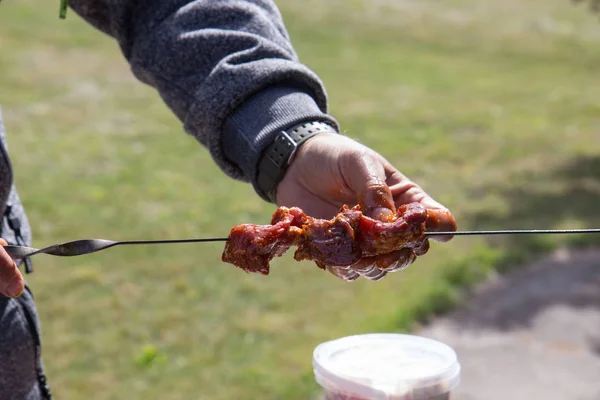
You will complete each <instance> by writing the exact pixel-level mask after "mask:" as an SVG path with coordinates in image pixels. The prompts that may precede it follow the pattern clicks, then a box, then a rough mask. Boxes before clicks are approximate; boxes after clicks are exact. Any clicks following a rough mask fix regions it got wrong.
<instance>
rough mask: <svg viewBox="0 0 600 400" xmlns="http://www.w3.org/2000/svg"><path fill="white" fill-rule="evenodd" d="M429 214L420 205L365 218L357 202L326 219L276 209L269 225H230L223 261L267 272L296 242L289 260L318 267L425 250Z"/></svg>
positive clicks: (418, 252) (245, 268)
mask: <svg viewBox="0 0 600 400" xmlns="http://www.w3.org/2000/svg"><path fill="white" fill-rule="evenodd" d="M427 218H428V214H427V210H426V209H425V207H423V206H422V205H421V204H419V203H411V204H407V205H403V206H401V207H399V208H398V211H397V213H396V215H395V216H394V217H392V218H390V220H389V221H386V222H381V221H377V220H375V219H372V218H369V217H367V216H365V215H364V214H363V213H362V212H361V210H360V207H359V206H356V207H353V208H349V207H348V206H343V207H342V208H341V209H340V211H339V213H338V214H337V215H336V216H335V217H334V218H333V219H331V220H326V219H317V218H312V217H309V216H307V215H306V214H305V213H304V212H303V211H302V210H301V209H299V208H287V207H279V208H278V209H277V211H275V213H274V214H273V217H272V219H271V225H254V224H242V225H237V226H234V227H233V229H232V230H231V232H230V233H229V240H228V241H227V242H226V244H225V250H224V251H223V256H222V260H223V261H224V262H227V263H231V264H234V265H235V266H237V267H239V268H241V269H243V270H244V271H246V272H257V273H261V274H263V275H268V274H269V262H270V261H271V260H272V259H273V258H275V257H280V256H282V255H283V254H284V253H285V252H286V251H287V250H288V249H289V248H290V247H291V246H297V247H298V248H297V250H296V253H295V255H294V258H295V259H296V260H298V261H301V260H312V261H315V263H316V264H317V266H319V268H322V269H326V268H328V267H332V266H336V267H350V266H351V265H353V264H355V263H357V262H358V261H359V260H360V259H361V258H363V257H372V256H378V255H382V254H388V253H392V252H395V251H399V250H402V249H408V248H410V249H412V250H413V251H414V253H415V255H422V254H424V253H425V252H426V251H427V249H428V248H429V244H428V241H427V239H426V237H425V222H426V221H427Z"/></svg>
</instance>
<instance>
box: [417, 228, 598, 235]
mask: <svg viewBox="0 0 600 400" xmlns="http://www.w3.org/2000/svg"><path fill="white" fill-rule="evenodd" d="M573 233H600V229H508V230H498V231H459V232H426V233H425V234H426V235H427V236H469V235H531V234H537V235H557V234H558V235H564V234H573Z"/></svg>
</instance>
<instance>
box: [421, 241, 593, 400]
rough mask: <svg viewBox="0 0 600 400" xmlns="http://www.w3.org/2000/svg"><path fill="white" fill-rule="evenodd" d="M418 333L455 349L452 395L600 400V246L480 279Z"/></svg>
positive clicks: (460, 399)
mask: <svg viewBox="0 0 600 400" xmlns="http://www.w3.org/2000/svg"><path fill="white" fill-rule="evenodd" d="M420 334H421V335H423V336H426V337H431V338H434V339H436V340H439V341H442V342H444V343H446V344H448V345H450V346H452V347H453V348H454V349H455V350H456V352H457V353H458V357H459V360H460V363H461V365H462V380H461V384H460V385H459V387H458V388H457V389H456V390H455V392H454V393H453V396H452V398H453V400H475V399H477V400H479V399H482V400H508V399H510V400H525V399H527V400H531V399H544V400H600V249H596V250H585V251H574V250H573V251H561V252H557V253H556V254H553V255H551V256H549V257H546V258H544V259H541V260H539V261H537V262H535V263H532V264H531V265H529V266H526V267H525V268H523V269H519V270H518V271H515V272H513V273H510V274H507V275H504V276H501V277H498V278H497V279H494V280H492V281H490V282H487V283H484V284H482V285H481V286H480V287H478V288H476V289H475V290H474V292H473V293H472V294H471V295H469V296H468V298H467V300H466V302H465V305H464V306H463V307H461V308H459V309H458V310H457V311H455V312H454V313H451V314H449V315H447V316H445V317H442V318H439V319H437V320H434V321H432V323H431V324H429V325H428V326H425V327H424V328H423V329H422V330H421V332H420Z"/></svg>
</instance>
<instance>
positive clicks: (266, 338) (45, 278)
mask: <svg viewBox="0 0 600 400" xmlns="http://www.w3.org/2000/svg"><path fill="white" fill-rule="evenodd" d="M524 3H526V4H524ZM279 4H280V7H281V9H282V12H283V14H284V16H285V18H286V22H287V25H288V28H289V30H290V33H291V36H292V39H293V41H294V43H295V46H296V48H297V50H298V51H299V53H300V55H301V58H302V59H303V61H304V62H305V63H306V64H308V65H309V66H310V67H312V68H313V69H314V70H315V71H316V72H317V73H319V74H320V76H321V77H322V78H323V80H324V81H325V83H326V85H327V87H328V90H329V94H330V97H331V107H332V113H333V114H334V115H335V116H336V117H337V118H338V119H339V120H340V122H341V123H342V125H343V127H344V129H345V131H346V132H347V134H348V135H350V136H352V137H355V138H357V139H359V140H360V141H362V142H363V143H366V144H367V145H369V146H371V147H373V148H374V149H376V150H378V151H380V152H381V153H382V154H384V155H385V156H386V157H388V158H389V159H390V160H391V161H392V162H393V163H394V164H395V165H397V166H398V167H399V168H400V169H401V170H402V171H404V172H405V173H406V174H408V175H409V176H411V177H413V178H414V179H415V180H417V181H418V182H419V183H421V184H422V185H423V186H424V187H425V188H426V189H427V190H428V191H429V192H430V193H431V194H432V195H434V196H435V197H437V198H438V199H439V200H441V201H442V202H444V203H445V204H446V205H448V206H449V207H451V208H452V209H453V210H454V211H455V213H456V215H457V217H458V218H459V223H460V225H461V227H462V228H500V227H502V228H526V227H539V228H558V227H592V226H594V227H597V226H600V214H598V213H597V206H598V198H599V196H600V179H598V177H599V176H600V106H599V95H598V88H599V87H600V76H599V74H598V65H600V46H599V45H600V21H598V19H597V18H596V17H594V16H592V15H590V13H589V12H588V10H587V9H585V8H584V7H583V6H574V5H572V4H570V3H569V2H568V0H530V1H527V2H520V1H517V0H507V1H504V2H498V1H493V0H480V1H477V2H474V1H464V0H449V1H446V2H444V5H443V6H442V5H440V2H438V1H433V0H423V1H416V0H415V1H389V0H387V1H385V0H372V1H366V0H365V1H360V0H354V1H342V0H331V1H327V2H325V1H322V0H309V1H303V2H299V1H294V0H286V1H280V2H279ZM57 12H58V0H57V1H45V2H39V1H33V0H12V1H6V2H2V4H1V5H0V104H1V105H2V106H3V111H4V115H5V119H6V121H5V123H6V125H7V131H8V134H9V146H10V151H11V154H12V157H13V163H14V164H15V171H16V180H17V183H18V185H19V189H20V192H21V195H22V197H23V200H24V202H25V204H26V206H27V208H28V210H29V217H30V220H31V223H32V226H33V229H34V234H35V240H34V245H37V246H44V245H48V244H50V243H55V242H59V241H63V240H70V239H75V238H82V237H101V238H110V239H142V238H145V239H158V238H176V237H192V236H212V235H219V236H221V235H223V234H226V233H227V232H228V230H229V228H230V227H231V226H232V225H234V224H237V223H241V222H257V223H263V222H264V221H266V220H268V216H269V215H270V213H271V212H272V211H273V208H272V207H270V206H269V205H267V204H264V203H262V202H261V201H260V200H259V198H258V197H257V196H255V195H254V194H253V191H252V189H251V188H250V187H249V186H247V185H245V184H242V183H239V182H233V181H231V180H230V179H228V178H226V177H225V176H224V175H223V174H222V173H221V172H220V171H219V170H218V169H217V168H216V167H215V165H214V164H213V162H212V161H211V159H210V157H209V156H208V154H207V152H206V151H205V150H204V149H203V148H202V147H201V146H199V145H198V144H197V143H196V142H195V141H194V140H193V139H192V138H191V137H189V136H186V135H185V134H183V133H182V129H181V127H180V124H179V122H178V121H177V120H176V119H175V118H174V117H173V116H172V115H171V114H170V113H169V111H168V110H167V109H166V107H165V106H164V105H163V104H162V102H161V101H160V99H159V97H158V96H157V95H156V94H155V93H154V92H153V90H152V89H150V88H148V87H146V86H143V85H142V84H140V83H138V82H137V81H135V80H134V78H133V77H132V76H131V74H130V72H129V71H128V67H127V65H126V63H125V62H124V61H123V59H122V57H121V55H120V53H119V50H118V48H117V46H116V45H115V43H114V42H113V41H112V40H111V39H109V38H107V37H105V36H103V35H102V34H100V33H98V32H96V31H94V29H93V28H91V27H90V26H88V25H86V24H84V23H83V22H82V21H81V20H80V19H79V18H78V17H77V16H76V15H75V14H74V13H73V12H70V13H69V16H68V18H67V20H66V21H60V20H59V19H58V18H57ZM561 239H562V240H564V238H555V237H553V238H548V237H539V238H524V237H520V238H519V240H518V241H511V240H510V239H503V238H495V239H494V240H493V241H489V242H485V241H483V240H482V239H477V238H458V239H456V240H454V241H453V242H451V243H449V244H447V245H433V247H432V249H431V251H430V253H429V254H428V256H426V257H424V258H423V259H421V260H419V262H418V263H417V264H416V265H414V266H413V267H412V268H410V269H409V270H407V271H404V272H402V273H397V274H395V275H392V276H390V277H388V278H387V279H386V280H384V281H382V282H378V283H376V284H374V283H372V282H356V283H353V284H347V283H344V282H340V281H338V280H336V279H334V278H333V277H331V276H329V275H326V274H325V273H323V272H322V271H320V270H318V269H316V268H314V267H313V266H312V265H311V264H297V263H295V262H293V261H292V260H291V258H290V257H289V256H288V257H284V258H283V259H281V260H278V261H277V262H276V263H275V265H274V267H273V271H272V274H271V276H269V277H266V278H265V277H261V276H250V275H246V274H244V273H242V272H240V271H239V270H237V269H235V268H234V267H232V266H230V265H225V264H222V263H221V262H220V254H221V250H222V248H221V246H220V245H218V244H203V245H198V246H190V245H182V246H180V247H177V246H171V247H169V246H166V247H155V248H151V247H145V248H141V247H139V248H122V249H119V248H115V249H113V250H110V251H108V252H106V253H100V254H98V255H94V256H89V257H83V258H76V259H54V258H51V257H47V258H44V257H41V258H39V259H37V262H36V273H35V274H33V275H31V276H29V277H28V279H29V282H30V284H31V285H32V287H33V289H34V291H35V293H36V299H37V303H38V307H39V309H40V314H41V319H42V325H43V340H44V358H45V362H46V364H47V367H48V374H49V379H50V382H51V384H52V387H53V390H54V392H55V393H56V395H57V398H60V399H82V398H94V399H147V398H152V399H155V398H160V399H169V400H170V399H184V398H185V399H189V398H202V399H257V398H260V399H283V398H285V399H307V398H311V397H312V396H315V395H316V393H317V387H316V384H315V383H313V379H312V372H311V364H310V362H311V352H312V349H313V348H314V346H316V345H317V344H319V343H320V342H322V341H325V340H329V339H332V338H337V337H340V336H344V335H349V334H355V333H360V332H372V331H383V330H385V331H399V332H403V331H406V330H408V329H410V328H412V327H414V326H415V325H414V324H415V323H416V322H418V321H421V320H423V319H425V318H427V317H428V316H430V315H432V313H436V312H443V311H444V310H447V309H448V308H449V307H450V306H451V305H452V304H453V303H454V302H455V301H456V300H458V299H459V297H458V294H459V289H460V288H461V287H464V286H465V285H470V284H472V283H474V282H476V281H478V280H480V279H483V278H484V277H486V276H489V275H490V274H492V273H493V271H496V270H498V269H501V268H502V267H504V266H507V265H512V263H514V262H515V261H517V260H520V259H522V258H523V257H524V256H526V255H528V254H531V253H533V252H537V251H543V250H547V249H550V248H552V247H554V246H556V245H558V244H559V240H561ZM593 241H596V243H598V242H597V239H596V238H591V239H589V238H588V239H586V240H585V242H583V241H581V240H578V239H576V240H575V242H576V244H582V243H583V244H590V243H593Z"/></svg>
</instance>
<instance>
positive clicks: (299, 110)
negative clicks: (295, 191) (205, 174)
mask: <svg viewBox="0 0 600 400" xmlns="http://www.w3.org/2000/svg"><path fill="white" fill-rule="evenodd" d="M309 121H322V122H326V123H328V124H330V125H331V126H333V127H334V128H335V129H336V131H339V126H338V123H337V121H336V120H335V119H334V118H333V117H331V116H329V115H328V114H326V113H325V112H323V111H322V110H321V109H320V108H319V106H318V105H317V103H316V102H315V100H314V99H313V97H312V96H311V95H309V94H308V93H307V92H304V91H302V90H301V89H299V88H297V87H293V86H283V85H280V86H272V87H269V88H266V89H264V90H262V91H261V92H258V93H256V94H254V95H253V96H252V97H250V98H249V99H248V100H247V101H246V102H245V103H244V104H242V105H241V106H240V107H238V108H237V109H236V110H235V111H234V112H233V113H232V114H231V115H230V116H229V117H228V118H227V120H226V122H225V125H224V131H223V135H222V136H221V148H222V149H223V153H224V155H225V157H226V158H227V160H228V161H229V162H230V163H232V164H234V165H235V166H236V167H237V169H239V170H240V171H241V172H242V174H243V178H242V179H243V180H245V181H250V182H252V185H253V186H254V190H255V191H256V192H257V193H258V195H259V196H260V197H262V198H263V199H264V200H265V201H269V200H268V198H267V197H266V196H265V194H264V193H262V192H261V191H260V189H259V188H258V185H257V175H258V164H259V162H260V158H261V156H262V154H263V152H264V151H265V149H266V148H267V147H268V146H269V145H270V144H271V143H272V142H273V140H274V138H275V136H276V135H277V133H278V132H280V131H282V130H285V129H288V128H290V127H292V126H294V125H296V124H299V123H302V122H309Z"/></svg>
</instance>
